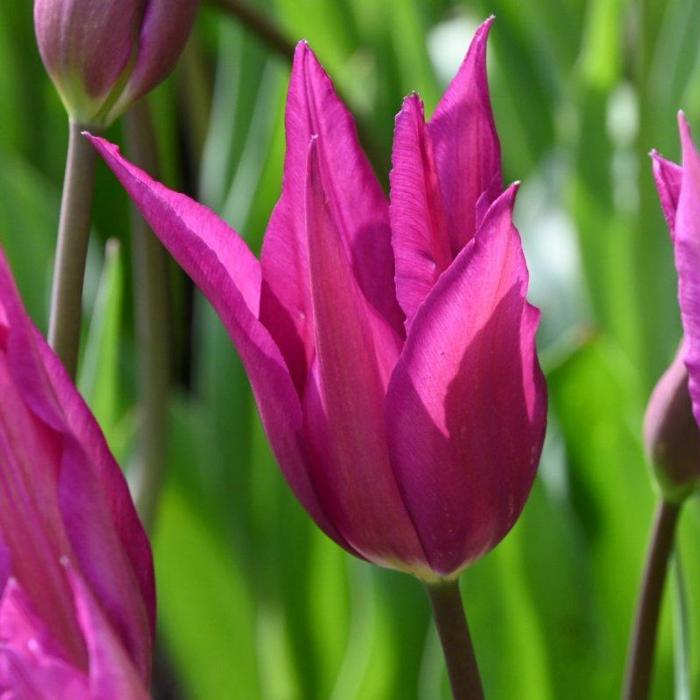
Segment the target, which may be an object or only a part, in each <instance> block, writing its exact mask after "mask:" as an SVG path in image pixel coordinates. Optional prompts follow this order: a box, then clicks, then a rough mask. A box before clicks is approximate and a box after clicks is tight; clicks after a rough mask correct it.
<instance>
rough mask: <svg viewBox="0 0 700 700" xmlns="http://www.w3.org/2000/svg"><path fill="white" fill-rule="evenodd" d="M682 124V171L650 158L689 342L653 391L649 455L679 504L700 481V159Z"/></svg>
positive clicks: (647, 438)
mask: <svg viewBox="0 0 700 700" xmlns="http://www.w3.org/2000/svg"><path fill="white" fill-rule="evenodd" d="M678 124H679V128H680V136H681V146H682V151H683V164H682V166H680V165H676V164H675V163H672V162H671V161H668V160H666V159H664V158H662V157H661V156H660V155H659V154H658V153H657V152H656V151H652V154H651V155H652V165H653V171H654V179H655V180H656V187H657V190H658V192H659V199H660V200H661V207H662V209H663V212H664V216H665V218H666V222H667V224H668V227H669V231H670V233H671V240H672V241H673V249H674V256H675V262H676V270H677V272H678V301H679V305H680V310H681V321H682V323H683V332H684V341H683V344H682V345H681V348H680V350H679V352H678V354H677V356H676V359H675V360H674V362H673V363H672V364H671V366H670V367H669V369H668V370H667V371H666V372H665V374H664V375H663V377H662V378H661V379H660V380H659V383H658V384H657V386H656V388H655V389H654V393H653V394H652V397H651V400H650V401H649V406H648V408H647V414H646V417H645V422H644V437H645V442H646V446H647V450H648V452H649V453H650V455H651V457H652V460H653V461H654V465H655V467H656V470H657V473H658V475H659V478H660V482H661V484H662V487H663V488H664V491H665V493H666V495H667V496H668V497H671V498H673V499H674V500H675V499H677V498H682V497H683V496H685V495H687V493H688V492H689V491H691V490H692V489H693V488H695V487H696V486H697V485H698V482H699V481H700V428H699V427H698V426H699V425H700V275H699V274H698V271H700V156H699V155H698V152H697V150H696V149H695V146H694V145H693V140H692V137H691V135H690V128H689V126H688V123H687V121H686V119H685V117H684V115H683V113H682V112H681V113H679V115H678Z"/></svg>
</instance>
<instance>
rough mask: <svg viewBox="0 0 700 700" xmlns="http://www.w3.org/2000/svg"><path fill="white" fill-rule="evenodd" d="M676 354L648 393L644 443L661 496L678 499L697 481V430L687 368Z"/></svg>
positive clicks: (681, 353) (699, 473) (699, 448)
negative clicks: (649, 394)
mask: <svg viewBox="0 0 700 700" xmlns="http://www.w3.org/2000/svg"><path fill="white" fill-rule="evenodd" d="M683 357H684V349H683V348H682V347H681V349H680V350H679V351H678V354H677V355H676V358H675V359H674V361H673V362H672V363H671V365H670V367H669V368H668V369H667V370H666V372H665V373H664V374H663V376H662V377H661V379H659V382H658V384H657V385H656V387H655V388H654V391H653V392H652V395H651V398H650V399H649V405H648V406H647V412H646V415H645V417H644V444H645V447H646V450H647V454H648V455H649V458H650V460H651V462H652V465H653V467H654V471H655V473H656V477H657V479H658V482H659V485H660V487H661V489H662V491H663V493H664V496H665V497H666V498H668V499H670V500H674V501H675V500H680V499H682V498H684V497H685V496H686V495H688V493H689V492H690V491H692V490H693V489H694V488H695V487H696V486H697V485H698V482H699V481H700V428H698V424H697V423H696V421H695V417H694V416H693V406H692V403H691V400H690V391H689V389H688V369H687V368H686V366H685V362H684V360H683Z"/></svg>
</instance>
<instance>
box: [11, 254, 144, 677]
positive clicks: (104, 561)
mask: <svg viewBox="0 0 700 700" xmlns="http://www.w3.org/2000/svg"><path fill="white" fill-rule="evenodd" d="M0 299H2V303H3V304H4V308H5V312H6V315H7V318H8V321H9V331H8V336H7V361H8V369H9V374H10V375H11V377H12V380H13V383H14V385H15V386H16V387H17V389H18V390H19V391H21V393H22V398H23V401H24V402H25V404H26V406H27V407H28V408H29V411H30V412H31V413H33V414H34V416H35V417H36V419H38V420H37V422H43V423H44V424H45V426H46V427H48V428H50V429H51V430H52V431H55V434H54V436H51V435H49V434H47V435H45V436H44V438H43V440H42V442H43V443H44V444H52V443H53V444H54V445H55V448H54V449H56V450H57V455H56V456H55V457H54V459H53V460H52V463H54V464H57V465H60V470H59V472H58V473H57V474H54V475H48V474H43V475H41V478H42V480H43V481H44V485H42V486H43V488H46V484H50V486H51V488H52V489H53V493H52V494H51V495H50V496H47V497H46V498H44V499H42V502H41V504H36V505H35V508H36V509H37V512H38V513H41V512H42V511H43V510H44V509H50V508H51V507H52V506H54V504H56V503H58V504H59V506H60V510H61V519H60V521H59V522H60V523H61V525H60V526H59V525H58V524H56V525H54V526H52V525H51V523H50V522H46V523H44V528H45V533H46V537H47V538H53V539H56V538H57V537H58V536H59V533H61V532H63V530H64V528H65V536H67V539H68V541H69V542H70V548H68V547H67V545H66V544H64V543H61V542H60V541H59V542H56V543H54V545H53V546H52V548H51V549H52V555H53V562H52V566H51V570H53V569H55V567H56V566H57V563H58V561H57V560H58V558H59V557H61V556H67V557H71V558H72V556H73V555H75V557H76V558H77V560H78V562H79V564H80V566H81V568H82V569H83V571H84V572H85V575H86V577H87V578H88V580H89V581H90V584H91V585H92V586H93V587H94V588H95V590H96V591H97V592H98V594H99V596H100V600H101V601H102V602H103V604H104V605H105V609H106V610H107V611H108V614H109V615H110V618H111V621H112V623H113V624H114V625H115V627H116V629H118V630H119V632H120V633H121V634H122V635H123V638H124V640H125V643H126V644H127V648H128V649H129V651H130V652H131V653H133V655H134V659H135V661H136V663H137V665H138V667H139V670H140V671H141V672H142V673H143V676H144V678H148V676H149V674H150V664H151V648H152V644H153V634H154V626H155V591H154V581H153V562H152V558H151V550H150V545H149V544H148V540H147V538H146V535H145V532H144V531H143V528H142V526H141V524H140V522H139V520H138V516H137V515H136V510H135V509H134V506H133V503H132V501H131V497H130V495H129V490H128V487H127V485H126V481H125V480H124V477H123V475H122V473H121V470H120V469H119V466H118V465H117V463H116V462H115V461H114V459H113V457H112V456H111V454H110V452H109V449H108V448H107V445H106V443H105V441H104V437H103V436H102V433H101V431H100V429H99V427H98V426H97V423H96V422H95V420H94V418H93V417H92V414H91V413H90V411H89V409H88V408H87V406H86V405H85V403H84V402H83V400H82V398H81V397H80V396H79V394H78V392H77V390H76V389H75V387H74V385H73V384H72V382H71V381H70V379H69V378H68V376H67V374H66V372H65V370H64V369H63V367H62V366H61V364H60V362H59V361H58V359H57V358H56V356H55V355H54V354H53V353H52V352H51V350H50V349H49V348H48V346H47V345H46V343H45V341H44V340H43V338H42V337H41V336H40V334H39V333H38V331H37V330H36V328H35V327H34V326H33V324H32V323H31V321H30V320H29V318H28V317H27V316H26V313H25V311H24V309H23V307H22V305H21V302H20V300H19V296H18V293H17V290H16V288H15V287H14V283H13V281H12V278H11V276H10V272H9V269H8V268H7V264H6V262H5V261H4V258H2V257H0ZM39 429H40V425H39V426H37V430H39ZM37 447H38V445H37V443H35V449H37ZM38 461H39V460H38ZM34 468H35V469H36V465H34ZM27 476H29V475H27ZM38 480H39V479H36V478H35V479H34V480H33V481H31V482H29V483H31V484H32V489H34V488H37V486H36V482H37V481H38ZM57 486H58V489H57V490H56V487H57ZM66 490H67V493H66ZM78 493H79V494H81V495H82V496H83V498H82V499H80V498H79V499H78V500H77V501H76V494H78ZM40 517H44V516H43V514H42V516H40ZM65 536H64V537H65ZM37 537H38V535H37ZM19 556H21V550H20V552H18V553H17V555H15V560H17V559H18V558H19ZM47 571H48V570H47ZM23 585H24V586H25V587H27V586H28V582H26V581H23ZM56 587H57V589H59V590H60V589H61V588H62V587H65V584H64V585H63V586H59V585H58V583H57V586H56ZM63 609H64V611H70V610H71V609H72V605H71V604H70V603H68V604H64V605H63ZM43 614H45V613H44V612H43V611H42V615H43Z"/></svg>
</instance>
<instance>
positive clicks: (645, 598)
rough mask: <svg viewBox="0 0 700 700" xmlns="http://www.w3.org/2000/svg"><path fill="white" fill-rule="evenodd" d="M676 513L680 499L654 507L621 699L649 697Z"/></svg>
mask: <svg viewBox="0 0 700 700" xmlns="http://www.w3.org/2000/svg"><path fill="white" fill-rule="evenodd" d="M679 513H680V504H679V503H670V502H668V501H665V500H663V499H662V500H661V501H660V502H659V505H658V507H657V510H656V516H655V519H654V528H653V531H652V536H651V542H650V543H649V551H648V554H647V562H646V568H645V570H644V578H643V580H642V590H641V592H640V596H639V601H638V603H637V616H636V619H635V623H634V631H633V633H632V640H631V642H630V649H629V654H628V657H627V673H626V677H625V688H624V693H623V696H622V697H623V699H624V700H646V699H647V698H648V697H649V690H650V687H651V678H652V670H653V666H654V648H655V644H656V631H657V628H658V623H659V612H660V610H661V599H662V595H663V590H664V583H665V581H666V570H667V569H668V563H669V559H670V556H671V552H672V551H673V543H674V539H675V532H676V525H677V523H678V515H679Z"/></svg>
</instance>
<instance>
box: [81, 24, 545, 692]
mask: <svg viewBox="0 0 700 700" xmlns="http://www.w3.org/2000/svg"><path fill="white" fill-rule="evenodd" d="M491 23H492V20H491V19H490V20H488V21H487V22H485V23H484V24H483V25H482V26H481V27H480V28H479V29H478V31H477V33H476V36H475V38H474V40H473V42H472V45H471V47H470V49H469V52H468V54H467V57H466V59H465V60H464V63H463V64H462V66H461V68H460V70H459V72H458V74H457V76H456V77H455V79H454V80H453V81H452V83H451V85H450V86H449V88H448V90H447V92H446V93H445V95H444V97H443V98H442V100H441V102H440V104H439V105H438V107H437V109H436V112H435V114H434V115H433V118H432V120H431V121H430V122H429V123H428V124H426V123H425V121H424V117H423V107H422V104H421V102H420V100H419V98H418V97H417V96H415V95H411V96H409V97H408V98H407V99H406V101H405V103H404V105H403V108H402V110H401V112H400V113H399V115H398V117H397V120H396V133H395V140H394V150H393V170H392V173H391V204H390V205H389V204H388V202H387V200H386V198H385V195H384V193H383V192H382V189H381V187H380V185H379V183H378V182H377V180H376V178H375V176H374V174H373V173H372V170H371V168H370V166H369V164H368V161H367V159H366V158H365V156H364V154H363V152H362V150H361V149H360V147H359V145H358V142H357V137H356V131H355V126H354V123H353V121H352V118H351V116H350V114H349V112H348V111H347V109H346V108H345V107H344V105H343V104H342V103H341V102H340V101H339V99H338V98H337V96H336V94H335V92H334V90H333V86H332V83H331V81H330V80H329V78H328V76H327V75H326V74H325V72H324V71H323V69H322V67H321V66H320V65H319V63H318V62H317V60H316V58H315V56H314V54H313V53H312V51H311V49H310V48H309V47H308V45H307V44H306V43H303V42H302V43H300V44H299V46H298V47H297V51H296V55H295V60H294V66H293V69H292V76H291V83H290V88H289V96H288V100H287V112H286V133H287V155H286V160H285V173H284V183H283V188H282V196H281V198H280V200H279V202H278V204H277V206H276V208H275V210H274V212H273V214H272V218H271V220H270V224H269V227H268V230H267V233H266V236H265V241H264V244H263V249H262V255H261V259H260V261H258V260H257V259H256V258H255V257H254V256H253V255H252V253H251V252H250V250H249V249H248V247H247V246H246V244H245V243H244V241H243V240H242V238H240V237H239V236H238V234H236V233H235V232H234V231H233V230H232V229H231V228H230V227H229V226H228V225H227V224H226V223H224V222H223V221H222V220H221V219H219V218H218V217H217V216H216V215H215V214H213V213H212V212H211V211H209V210H208V209H206V208H205V207H203V206H201V205H200V204H198V203H196V202H194V201H192V200H191V199H189V198H187V197H186V196H184V195H182V194H177V193H175V192H172V191H170V190H168V189H167V188H165V187H164V186H162V185H160V184H159V183H157V182H155V181H154V180H152V179H151V178H150V177H149V176H148V175H147V174H145V173H144V172H143V171H141V170H139V169H138V168H136V167H135V166H133V165H132V164H130V163H129V162H128V161H126V160H125V159H124V158H122V157H121V156H120V154H119V152H118V149H117V148H116V147H115V146H113V145H111V144H109V143H108V142H106V141H104V140H102V139H98V138H94V137H93V138H92V140H93V143H94V144H95V146H96V148H97V149H98V150H99V152H100V153H101V155H102V156H103V158H104V159H105V161H106V162H107V164H108V165H109V166H110V167H111V168H112V170H113V171H114V172H115V174H116V175H117V177H118V178H119V179H120V181H121V182H122V184H123V185H124V187H125V188H126V189H127V191H128V192H129V194H130V195H131V197H132V199H133V200H134V201H135V202H136V203H137V205H138V206H139V207H140V209H141V211H142V213H143V215H144V217H145V218H146V220H147V221H148V222H149V224H150V225H151V227H152V228H153V229H154V231H156V233H157V234H158V236H159V237H160V239H161V241H162V242H163V243H164V245H165V246H166V247H167V248H168V249H169V250H170V252H171V253H172V254H173V256H174V257H175V258H176V259H177V261H178V262H179V263H180V264H181V265H182V267H183V268H185V270H186V271H187V272H188V273H189V274H190V275H191V277H192V278H193V279H194V281H195V282H196V283H197V284H198V285H199V287H200V288H201V289H202V291H203V292H204V293H205V294H206V295H207V297H208V298H209V300H210V301H211V303H212V304H213V305H214V307H215V308H216V310H217V311H218V313H219V315H220V316H221V318H222V320H223V322H224V324H225V325H226V328H227V329H228V332H229V334H230V336H231V338H232V340H233V342H234V344H235V346H236V348H237V349H238V352H239V354H240V356H241V358H242V361H243V363H244V364H245V367H246V369H247V372H248V375H249V377H250V381H251V384H252V387H253V391H254V393H255V396H256V399H257V403H258V407H259V410H260V414H261V416H262V420H263V423H264V425H265V429H266V431H267V435H268V437H269V439H270V442H271V444H272V448H273V450H274V453H275V455H276V457H277V460H278V461H279V464H280V466H281V468H282V471H283V472H284V474H285V476H286V478H287V480H288V482H289V484H290V486H291V487H292V489H293V491H294V493H295V494H296V496H297V498H298V499H299V500H300V501H301V503H302V504H303V505H304V507H305V508H306V509H307V511H308V512H309V513H310V514H311V516H312V517H313V519H314V520H315V521H316V523H317V524H318V525H319V527H321V529H322V530H323V531H324V532H325V533H326V534H327V535H328V536H329V537H331V538H332V539H333V540H335V541H336V542H337V543H338V544H339V545H340V546H341V547H343V548H345V549H346V550H347V551H348V552H350V553H351V554H354V555H356V556H358V557H361V558H364V559H367V560H369V561H371V562H373V563H375V564H379V565H381V566H386V567H390V568H394V569H399V570H401V571H405V572H410V573H413V574H415V575H416V576H417V577H419V578H420V579H422V580H423V581H424V582H426V583H427V584H428V588H429V591H430V592H431V600H432V603H433V607H434V610H435V613H436V616H437V620H438V626H439V629H440V633H441V636H442V637H443V644H444V646H445V649H446V653H447V656H448V667H449V670H450V675H451V680H452V683H453V688H454V690H455V694H456V696H457V697H460V698H462V697H480V696H481V688H480V681H479V679H478V672H477V671H476V665H475V662H474V658H473V656H472V652H471V649H470V646H469V638H468V632H467V629H466V626H465V624H464V618H463V612H462V608H461V600H460V597H459V590H458V588H457V585H456V577H457V576H458V574H459V573H460V571H462V570H463V569H464V568H465V567H466V566H468V565H469V564H470V563H471V562H473V561H474V560H476V559H478V558H479V557H480V556H482V555H483V554H485V553H486V552H488V551H489V550H490V549H491V548H493V547H494V546H495V545H496V544H497V543H498V542H499V541H500V540H501V539H502V538H503V537H504V536H505V535H506V533H507V532H508V531H509V530H510V528H511V527H512V526H513V524H514V523H515V521H516V520H517V518H518V516H519V514H520V512H521V510H522V508H523V506H524V504H525V501H526V499H527V496H528V494H529V491H530V488H531V486H532V482H533V479H534V477H535V472H536V468H537V463H538V460H539V456H540V451H541V448H542V442H543V438H544V432H545V422H546V387H545V383H544V379H543V376H542V373H541V371H540V368H539V364H538V361H537V356H536V351H535V331H536V329H537V325H538V320H539V312H538V311H537V310H536V309H535V308H533V307H532V306H530V305H529V304H528V302H527V300H526V292H527V286H528V273H527V268H526V265H525V259H524V256H523V252H522V248H521V242H520V237H519V234H518V232H517V230H516V229H515V227H514V225H513V220H512V211H513V205H514V202H515V195H516V190H517V186H515V185H513V186H511V187H509V188H508V189H506V190H505V191H503V186H502V175H501V162H500V146H499V142H498V136H497V134H496V128H495V124H494V120H493V116H492V112H491V105H490V100H489V94H488V84H487V76H486V41H487V36H488V32H489V28H490V26H491Z"/></svg>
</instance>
